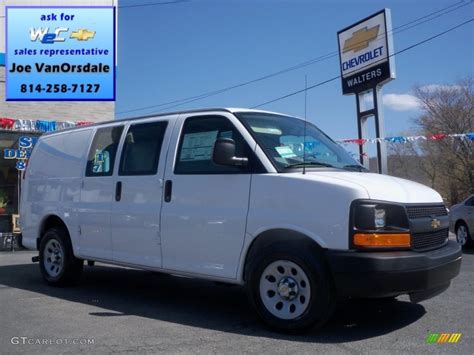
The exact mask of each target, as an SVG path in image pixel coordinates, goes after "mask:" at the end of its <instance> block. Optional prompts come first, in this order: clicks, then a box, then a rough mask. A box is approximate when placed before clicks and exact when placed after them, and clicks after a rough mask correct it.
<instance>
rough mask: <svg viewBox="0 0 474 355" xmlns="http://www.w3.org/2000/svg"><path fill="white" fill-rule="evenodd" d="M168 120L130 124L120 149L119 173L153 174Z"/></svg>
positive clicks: (156, 167) (156, 168)
mask: <svg viewBox="0 0 474 355" xmlns="http://www.w3.org/2000/svg"><path fill="white" fill-rule="evenodd" d="M167 125H168V122H151V123H141V124H134V125H131V126H130V128H129V130H128V132H127V136H126V137H125V143H124V145H123V149H122V157H121V159H120V169H119V175H154V174H156V171H157V170H158V161H159V159H160V152H161V146H162V144H163V138H164V136H165V131H166V126H167Z"/></svg>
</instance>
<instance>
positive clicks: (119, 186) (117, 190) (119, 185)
mask: <svg viewBox="0 0 474 355" xmlns="http://www.w3.org/2000/svg"><path fill="white" fill-rule="evenodd" d="M121 198H122V181H117V184H116V185H115V201H117V202H118V201H120V200H121Z"/></svg>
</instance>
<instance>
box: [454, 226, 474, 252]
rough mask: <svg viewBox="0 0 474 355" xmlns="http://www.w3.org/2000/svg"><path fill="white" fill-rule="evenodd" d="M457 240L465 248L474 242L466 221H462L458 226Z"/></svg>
mask: <svg viewBox="0 0 474 355" xmlns="http://www.w3.org/2000/svg"><path fill="white" fill-rule="evenodd" d="M456 240H457V242H458V243H459V244H461V246H462V247H463V248H470V247H472V246H473V244H474V243H473V241H472V238H471V235H470V233H469V229H468V227H467V225H466V224H465V223H464V222H460V223H459V224H458V225H457V227H456Z"/></svg>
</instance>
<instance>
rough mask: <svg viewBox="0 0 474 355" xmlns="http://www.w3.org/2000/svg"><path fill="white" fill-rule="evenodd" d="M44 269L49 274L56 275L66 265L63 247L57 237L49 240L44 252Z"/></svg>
mask: <svg viewBox="0 0 474 355" xmlns="http://www.w3.org/2000/svg"><path fill="white" fill-rule="evenodd" d="M43 265H44V269H45V270H46V272H47V273H48V275H49V276H52V277H56V276H58V275H59V273H60V272H61V271H62V269H63V266H64V256H63V248H62V247H61V244H60V243H59V242H58V241H57V240H56V239H51V240H50V241H48V243H47V244H46V246H45V248H44V254H43Z"/></svg>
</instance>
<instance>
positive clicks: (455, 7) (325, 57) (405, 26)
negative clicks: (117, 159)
mask: <svg viewBox="0 0 474 355" xmlns="http://www.w3.org/2000/svg"><path fill="white" fill-rule="evenodd" d="M472 2H473V0H471V1H470V2H467V3H466V2H465V1H464V0H461V1H458V2H456V3H453V4H451V5H449V6H446V7H444V8H442V9H440V10H437V11H434V12H431V13H429V14H426V15H423V16H421V17H419V18H417V19H414V20H411V21H409V22H407V23H405V24H403V25H400V26H397V27H395V28H393V29H392V31H391V33H392V34H396V33H400V32H403V31H406V30H408V29H411V28H413V27H416V26H419V25H421V24H423V23H426V22H428V21H432V20H434V19H436V18H438V17H441V16H444V15H447V14H449V13H451V12H453V11H456V10H458V9H459V8H461V7H464V6H467V5H470V4H471V3H472ZM423 20H424V21H423ZM419 21H422V22H419ZM417 22H419V23H417ZM384 35H385V34H381V35H379V36H384ZM338 55H339V52H338V51H333V52H329V53H326V54H324V55H321V56H319V57H316V58H313V59H310V60H308V61H305V62H302V63H299V64H296V65H293V66H291V67H288V68H285V69H282V70H279V71H276V72H274V73H271V74H267V75H264V76H261V77H258V78H256V79H253V80H249V81H245V82H242V83H239V84H235V85H231V86H228V87H225V88H222V89H217V90H213V91H209V92H206V93H203V94H199V95H194V96H190V97H186V98H183V99H177V100H172V101H168V102H164V103H160V104H154V105H149V106H142V107H138V108H135V109H130V110H125V111H120V112H117V115H119V114H123V113H130V112H136V111H143V110H149V109H152V108H158V107H163V106H167V107H165V108H164V109H162V110H159V111H157V112H161V111H164V110H169V109H172V108H174V107H178V106H182V105H185V104H189V103H192V102H194V101H198V100H202V99H206V98H208V97H211V96H215V95H218V94H221V93H224V92H227V91H230V90H234V89H237V88H240V87H243V86H247V85H250V84H254V83H257V82H260V81H263V80H266V79H269V78H272V77H275V76H278V75H282V74H285V73H288V72H291V71H294V70H297V69H300V68H303V67H306V66H309V65H312V64H316V63H318V62H322V61H324V60H328V59H331V58H334V57H337V56H338ZM169 105H172V106H169Z"/></svg>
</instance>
